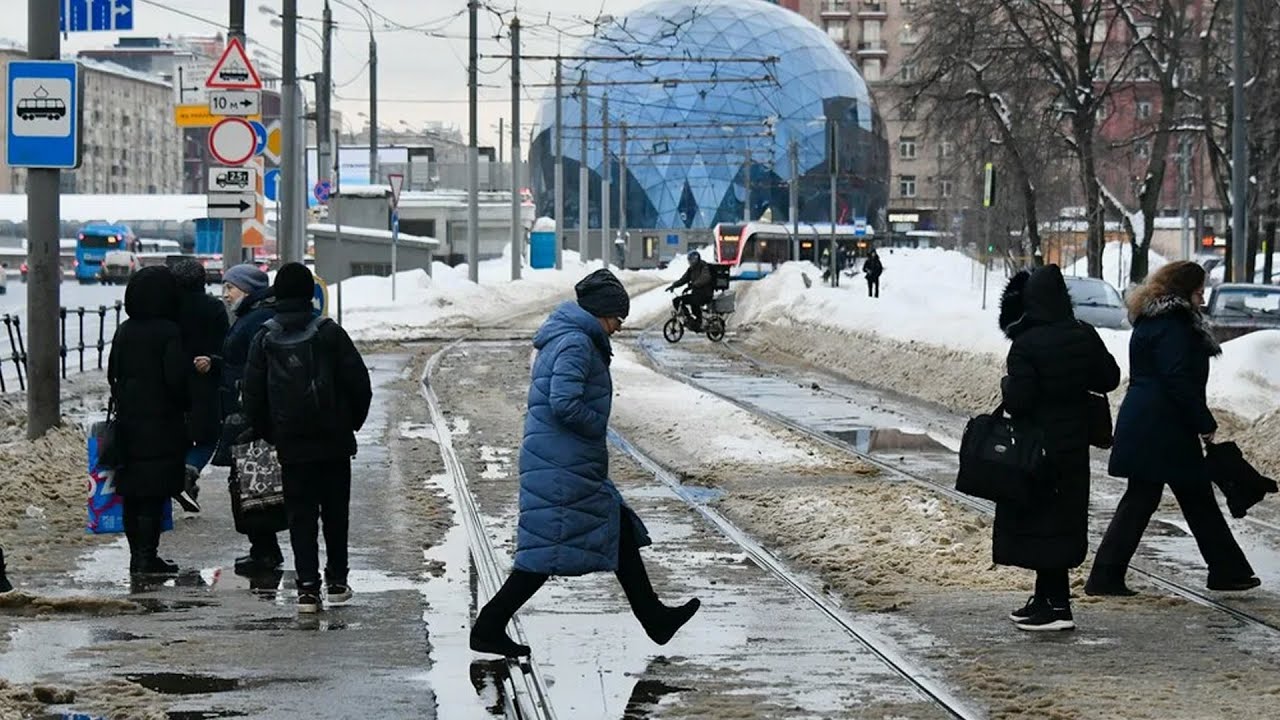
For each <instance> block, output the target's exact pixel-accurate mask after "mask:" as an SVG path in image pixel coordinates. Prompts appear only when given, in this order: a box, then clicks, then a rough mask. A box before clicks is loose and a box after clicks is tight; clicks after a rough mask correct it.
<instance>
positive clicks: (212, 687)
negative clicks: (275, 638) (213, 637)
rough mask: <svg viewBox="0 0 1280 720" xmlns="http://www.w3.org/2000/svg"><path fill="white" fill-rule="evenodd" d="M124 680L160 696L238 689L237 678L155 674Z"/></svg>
mask: <svg viewBox="0 0 1280 720" xmlns="http://www.w3.org/2000/svg"><path fill="white" fill-rule="evenodd" d="M124 679H125V680H128V681H129V682H131V683H134V684H135V685H141V686H142V687H144V688H146V689H148V690H150V691H152V692H158V693H160V694H161V695H207V694H209V693H220V692H230V691H232V690H236V689H239V687H240V680H239V679H238V678H224V677H218V676H217V675H195V674H188V673H170V672H156V673H135V674H131V675H125V676H124Z"/></svg>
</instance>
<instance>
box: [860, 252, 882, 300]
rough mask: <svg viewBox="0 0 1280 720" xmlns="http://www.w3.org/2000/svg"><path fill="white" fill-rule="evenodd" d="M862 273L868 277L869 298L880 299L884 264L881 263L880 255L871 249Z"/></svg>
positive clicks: (863, 264) (864, 262)
mask: <svg viewBox="0 0 1280 720" xmlns="http://www.w3.org/2000/svg"><path fill="white" fill-rule="evenodd" d="M862 273H863V274H864V275H866V276H867V297H874V298H878V297H880V276H881V275H883V274H884V263H882V262H880V253H877V252H876V251H875V248H872V249H871V252H870V253H869V254H868V255H867V259H866V260H865V261H863V263H862Z"/></svg>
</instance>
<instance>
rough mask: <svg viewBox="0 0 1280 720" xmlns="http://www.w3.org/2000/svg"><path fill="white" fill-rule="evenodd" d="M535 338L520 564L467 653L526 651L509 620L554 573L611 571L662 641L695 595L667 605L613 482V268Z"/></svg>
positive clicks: (617, 302)
mask: <svg viewBox="0 0 1280 720" xmlns="http://www.w3.org/2000/svg"><path fill="white" fill-rule="evenodd" d="M575 290H576V291H577V295H578V301H577V302H566V303H564V304H562V305H560V307H558V308H556V310H555V311H554V312H553V313H552V314H551V317H549V318H547V321H546V322H545V323H544V324H543V325H542V327H541V328H540V329H539V330H538V332H537V334H536V335H535V336H534V338H533V346H534V348H536V349H537V351H538V353H537V356H536V357H535V358H534V361H533V377H532V382H531V383H530V385H529V396H528V407H529V411H528V414H527V415H526V416H525V424H524V441H523V442H522V443H521V445H520V520H519V527H518V529H517V532H516V554H515V567H514V568H513V569H512V570H511V575H510V576H509V577H508V578H507V581H506V582H505V583H504V584H503V586H502V588H501V589H500V590H499V591H498V592H497V594H496V595H494V596H493V598H492V599H491V600H490V601H489V602H488V604H486V605H485V606H484V608H482V609H481V610H480V613H479V614H478V615H477V616H476V620H475V623H474V624H473V625H472V627H471V649H472V650H475V651H476V652H483V653H492V654H495V655H503V656H506V657H520V656H524V655H528V654H529V647H528V646H527V645H520V644H518V643H516V642H514V641H513V640H512V639H511V638H510V636H508V635H507V632H506V627H507V623H508V622H510V621H511V618H512V617H513V616H514V615H515V613H516V611H517V610H519V609H520V607H521V606H522V605H524V604H525V603H526V602H528V600H529V598H531V597H533V595H534V593H536V592H537V591H538V589H539V588H541V587H542V585H543V583H545V582H546V581H547V578H549V577H550V576H552V575H568V576H572V575H585V574H587V573H592V572H604V571H611V572H613V573H614V574H615V575H616V576H617V578H618V582H619V583H621V584H622V589H623V591H624V592H625V593H626V596H627V601H628V602H629V603H630V605H631V610H632V612H633V613H634V614H635V616H636V618H637V619H638V620H639V621H640V624H641V626H643V628H644V630H645V632H646V633H647V634H648V635H649V637H650V638H651V639H652V640H653V641H654V642H656V643H658V644H659V645H665V644H666V643H667V642H668V641H670V640H671V638H672V636H674V635H675V633H676V631H677V630H679V629H680V628H681V627H682V626H683V625H684V624H685V623H686V622H688V621H689V619H690V618H692V617H693V615H694V613H696V612H697V611H698V607H699V605H700V603H699V601H698V600H696V599H694V600H690V601H689V602H687V603H685V604H684V605H681V606H679V607H669V606H667V605H664V604H663V603H662V602H661V601H660V600H659V599H658V595H657V593H655V592H654V590H653V586H652V585H651V584H650V582H649V575H648V573H647V572H646V571H645V567H644V561H643V560H642V559H641V557H640V548H642V547H644V546H646V545H649V544H650V540H649V535H648V531H646V530H645V527H644V523H642V522H641V521H640V518H639V517H638V516H637V515H636V514H635V512H633V511H632V510H631V508H629V507H627V504H626V502H624V501H623V499H622V495H621V494H620V493H619V492H618V489H617V488H616V487H614V484H613V482H612V481H611V480H610V479H609V448H608V444H607V442H608V441H607V439H606V431H607V430H608V427H609V413H610V410H611V407H612V401H613V382H612V380H611V378H610V375H609V364H610V361H611V360H612V357H613V350H612V348H611V346H610V343H609V336H610V335H612V334H613V333H615V332H617V331H618V330H619V329H621V327H622V322H623V319H624V318H625V317H626V316H627V313H628V312H629V310H630V308H631V300H630V298H628V297H627V291H626V288H624V287H623V286H622V283H621V282H619V281H618V278H616V277H615V276H614V275H613V274H612V273H610V272H609V271H608V270H597V271H596V272H594V273H592V274H590V275H588V276H587V277H586V278H584V279H583V280H582V281H580V282H579V283H578V284H577V286H576V288H575Z"/></svg>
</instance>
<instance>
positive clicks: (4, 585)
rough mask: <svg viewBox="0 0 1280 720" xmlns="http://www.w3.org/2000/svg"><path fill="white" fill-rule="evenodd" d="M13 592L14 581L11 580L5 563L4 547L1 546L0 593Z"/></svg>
mask: <svg viewBox="0 0 1280 720" xmlns="http://www.w3.org/2000/svg"><path fill="white" fill-rule="evenodd" d="M7 592H13V583H11V582H9V573H8V571H7V568H6V567H5V564H4V549H3V548H0V594H2V593H7Z"/></svg>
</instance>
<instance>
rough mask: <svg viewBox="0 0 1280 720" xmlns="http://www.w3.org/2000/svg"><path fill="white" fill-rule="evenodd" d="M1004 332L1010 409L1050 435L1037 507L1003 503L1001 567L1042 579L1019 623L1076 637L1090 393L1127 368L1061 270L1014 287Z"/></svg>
mask: <svg viewBox="0 0 1280 720" xmlns="http://www.w3.org/2000/svg"><path fill="white" fill-rule="evenodd" d="M1000 329H1001V330H1003V331H1004V333H1005V335H1006V336H1007V337H1009V338H1010V340H1012V344H1011V346H1010V348H1009V356H1008V359H1007V360H1006V363H1007V370H1006V374H1005V376H1004V378H1003V380H1002V381H1001V395H1002V398H1003V405H1004V408H1005V410H1006V411H1008V413H1009V414H1010V416H1012V417H1013V418H1014V419H1015V420H1018V421H1021V422H1025V423H1028V424H1030V425H1031V426H1032V427H1035V428H1038V429H1039V430H1040V431H1041V432H1042V433H1043V436H1044V443H1045V445H1044V448H1045V457H1044V460H1043V461H1042V463H1041V465H1040V468H1039V469H1038V470H1037V471H1036V474H1035V476H1034V477H1033V479H1032V482H1033V490H1032V499H1031V501H1030V502H1029V503H1025V504H1022V503H1012V502H1000V503H997V504H996V520H995V527H994V537H993V540H992V554H993V559H994V561H995V562H996V563H997V564H999V565H1013V566H1017V567H1022V568H1027V569H1029V570H1035V571H1036V589H1035V594H1034V595H1033V596H1032V597H1031V599H1030V600H1029V601H1028V602H1027V604H1026V605H1025V606H1023V607H1022V608H1021V609H1019V610H1015V611H1014V612H1013V613H1012V614H1011V615H1010V616H1009V619H1010V620H1012V621H1013V622H1014V623H1015V624H1016V626H1017V627H1018V628H1019V629H1021V630H1033V631H1035V630H1071V629H1073V628H1075V620H1074V618H1073V617H1072V615H1071V600H1070V597H1071V593H1070V585H1069V582H1068V571H1069V570H1070V569H1071V568H1075V567H1079V566H1080V564H1081V563H1083V562H1084V558H1085V555H1086V553H1087V552H1088V530H1089V437H1090V435H1089V417H1090V416H1089V410H1088V407H1089V406H1088V403H1089V394H1090V393H1103V394H1105V393H1108V392H1111V391H1112V390H1115V389H1116V387H1117V386H1119V384H1120V368H1119V367H1118V366H1117V365H1116V361H1115V358H1113V357H1112V356H1111V353H1109V352H1107V348H1106V346H1105V345H1104V344H1103V343H1102V338H1100V337H1099V336H1098V332H1097V330H1094V329H1093V327H1092V326H1090V325H1088V324H1086V323H1083V322H1080V321H1078V320H1076V319H1075V317H1074V315H1073V313H1072V309H1071V297H1070V295H1068V294H1067V285H1066V282H1065V281H1064V280H1063V279H1062V271H1061V270H1059V269H1058V266H1056V265H1046V266H1045V267H1042V268H1039V269H1037V270H1036V271H1034V272H1032V273H1027V272H1026V271H1023V272H1021V273H1019V274H1018V275H1016V276H1014V278H1013V279H1012V280H1010V281H1009V285H1008V286H1007V287H1006V288H1005V291H1004V295H1003V296H1002V298H1001V300H1000Z"/></svg>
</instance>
